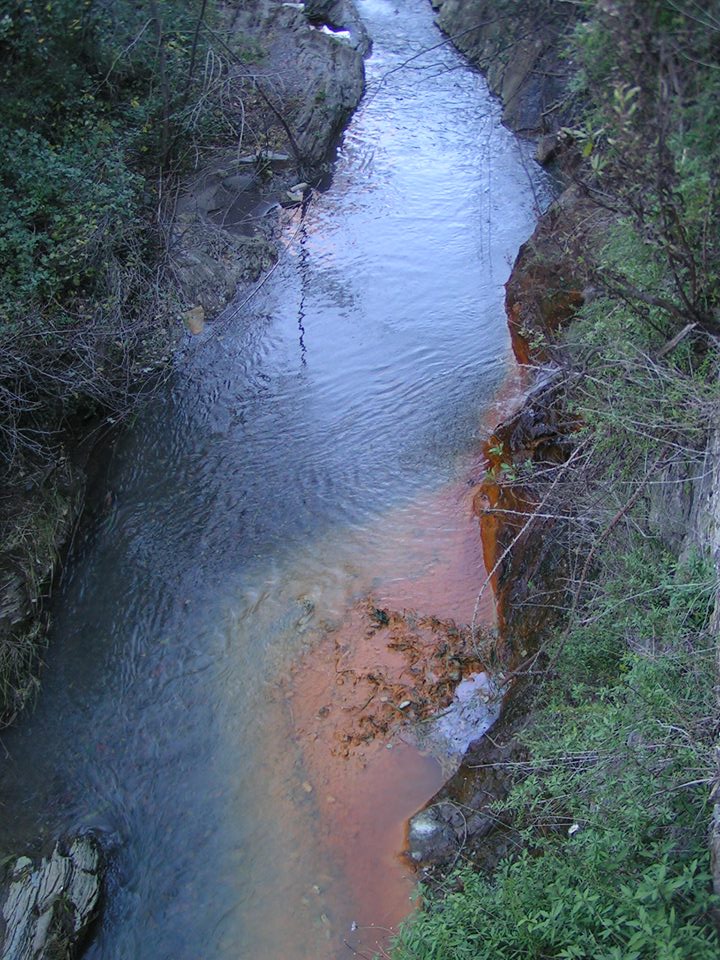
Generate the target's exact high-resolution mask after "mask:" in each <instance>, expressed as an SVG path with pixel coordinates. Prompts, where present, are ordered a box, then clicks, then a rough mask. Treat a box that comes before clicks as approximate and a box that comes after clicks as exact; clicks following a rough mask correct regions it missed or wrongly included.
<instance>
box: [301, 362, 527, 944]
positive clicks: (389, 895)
mask: <svg viewBox="0 0 720 960" xmlns="http://www.w3.org/2000/svg"><path fill="white" fill-rule="evenodd" d="M522 385H523V375H522V372H521V371H519V370H518V369H517V368H514V369H513V370H512V371H511V374H510V375H509V377H508V380H507V382H506V384H505V386H504V388H503V390H502V391H501V392H500V394H499V396H498V398H497V401H496V403H495V404H494V405H493V407H492V408H490V410H488V412H487V414H486V416H485V417H484V419H483V424H482V425H481V429H482V431H483V432H485V435H486V436H487V434H489V433H490V431H491V430H492V429H493V427H494V425H495V424H496V423H497V422H498V421H499V420H500V419H501V418H502V417H503V416H507V413H508V411H513V410H514V409H515V407H516V406H517V404H518V403H519V401H520V399H521V391H522ZM497 445H498V438H496V437H494V438H492V439H491V440H490V441H488V442H487V443H486V444H485V446H484V447H483V448H482V449H480V450H479V451H478V457H477V460H476V462H475V463H474V464H470V465H469V466H468V468H467V479H464V480H462V481H460V482H455V483H453V484H448V485H446V486H445V487H443V488H442V489H440V490H437V491H434V492H432V493H431V494H424V495H422V496H421V497H420V498H418V500H417V501H416V502H415V503H412V504H405V505H404V506H402V507H398V508H397V509H396V510H395V511H391V512H390V513H389V514H387V515H385V516H384V517H383V518H382V519H381V520H379V521H377V524H376V526H377V538H378V540H382V542H383V547H384V548H383V550H382V551H380V553H379V554H375V555H374V556H373V558H372V561H371V567H372V568H371V569H365V568H364V567H363V564H362V563H360V565H359V569H358V570H357V571H356V574H355V580H354V583H355V586H356V588H357V589H356V593H355V599H354V600H353V601H352V602H351V603H350V604H349V606H348V608H347V609H346V610H345V613H344V615H341V616H340V617H338V618H334V623H333V625H332V626H330V627H326V628H324V629H321V630H320V631H319V632H318V634H317V635H316V636H315V639H314V641H313V642H311V643H310V645H309V647H308V649H307V652H306V654H305V656H304V657H303V658H302V659H301V661H300V662H298V663H297V664H295V666H294V669H293V671H292V673H291V676H290V677H289V679H288V682H287V688H286V690H285V691H284V695H285V696H286V700H287V705H288V710H287V713H288V719H289V722H290V729H289V731H288V735H289V736H290V737H291V738H292V739H293V741H294V742H295V744H296V745H297V747H298V749H299V752H300V756H301V758H302V775H303V777H304V780H303V782H302V785H301V789H302V791H303V795H304V798H305V800H306V801H311V802H312V803H313V804H314V808H315V810H316V816H317V820H316V822H317V824H318V828H317V829H318V836H319V838H320V840H321V843H322V845H323V847H324V849H325V850H326V853H327V856H328V857H329V859H330V860H331V861H332V863H333V864H334V866H335V877H336V878H338V877H339V878H341V879H340V880H339V881H336V882H335V883H334V884H333V886H332V889H329V890H327V891H324V896H325V897H326V902H327V904H328V911H329V912H328V920H329V926H328V953H327V957H328V958H330V957H332V958H338V957H345V956H349V955H350V951H349V950H348V947H350V948H351V949H352V950H353V951H358V952H359V953H360V955H365V956H372V955H374V954H375V953H376V952H377V951H378V950H383V949H385V947H386V946H387V943H388V939H389V937H390V936H391V934H392V933H393V932H394V931H395V930H396V929H397V925H398V923H399V922H400V921H401V920H402V919H404V918H405V917H406V916H407V915H408V913H409V912H410V910H411V908H412V902H411V900H410V897H411V895H412V893H413V889H414V881H415V877H414V873H413V868H412V865H411V864H410V863H409V861H408V860H406V859H405V857H404V855H403V851H404V849H405V847H406V843H407V836H406V829H407V821H408V819H409V817H411V816H412V815H413V814H414V813H415V812H416V811H417V810H418V809H421V808H422V806H423V805H424V804H425V803H426V802H427V801H428V800H429V799H430V798H431V797H432V796H433V795H434V794H435V793H436V792H437V790H438V789H439V787H440V786H441V785H442V783H443V782H444V780H445V776H444V775H443V772H442V771H441V768H440V765H439V763H437V761H435V760H434V759H432V758H430V757H427V756H424V755H423V754H421V753H420V752H419V750H418V749H417V748H416V747H415V746H414V745H413V744H412V743H410V742H406V741H404V740H403V728H404V727H405V726H406V725H408V724H409V723H411V722H416V723H417V722H422V721H423V720H425V719H426V718H427V717H429V716H430V715H431V714H432V713H434V712H437V711H439V710H441V709H442V708H443V707H444V706H446V705H447V704H448V703H449V702H450V700H451V699H452V696H453V692H454V689H455V687H456V686H457V683H458V682H459V681H460V679H462V678H463V677H464V676H467V675H468V674H470V673H474V672H476V671H479V670H482V669H483V664H482V655H483V654H484V653H485V652H486V651H487V650H488V649H489V648H490V647H491V646H492V642H493V641H492V639H491V634H490V631H491V629H492V628H494V627H495V624H496V609H495V607H496V601H495V597H494V591H493V589H487V590H485V591H484V593H483V596H482V600H481V603H480V604H479V605H477V597H478V591H479V590H480V587H481V586H482V584H483V582H484V580H485V578H486V576H487V573H486V571H487V570H489V569H492V567H493V565H494V564H495V563H496V562H497V559H498V557H499V556H500V553H501V552H502V550H503V549H504V544H506V543H507V537H508V535H509V532H511V531H512V529H514V523H513V519H512V518H510V519H508V517H509V516H510V515H507V514H501V515H499V514H496V513H494V512H493V510H492V508H493V507H497V506H501V507H502V508H504V509H506V508H507V509H510V508H512V509H521V510H522V511H523V512H524V511H526V510H527V509H529V504H528V501H527V500H526V499H525V498H524V494H523V493H522V491H515V490H514V489H513V486H512V485H510V484H506V483H504V482H503V476H502V463H501V460H500V459H498V457H497V456H496V455H494V454H493V453H492V452H491V448H493V447H494V446H497ZM517 497H523V499H522V502H521V501H519V500H517ZM478 521H479V522H478ZM368 566H370V564H368ZM493 585H494V586H497V578H494V583H493ZM476 606H477V609H476ZM501 615H502V610H501ZM473 617H474V618H475V623H476V634H475V636H474V638H473V637H471V632H470V628H469V624H470V623H471V621H472V620H473ZM500 626H502V616H501V621H500ZM318 960H319V958H318Z"/></svg>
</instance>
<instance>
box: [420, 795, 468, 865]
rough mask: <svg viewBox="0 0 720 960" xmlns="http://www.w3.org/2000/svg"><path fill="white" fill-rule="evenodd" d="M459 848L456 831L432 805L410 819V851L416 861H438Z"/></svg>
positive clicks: (446, 857)
mask: <svg viewBox="0 0 720 960" xmlns="http://www.w3.org/2000/svg"><path fill="white" fill-rule="evenodd" d="M456 849H457V845H456V839H455V832H454V830H453V829H452V828H451V826H450V825H449V824H448V823H446V822H444V821H443V820H442V819H440V818H439V817H438V816H437V811H436V809H435V808H433V807H431V808H429V809H427V810H423V811H422V812H421V813H418V814H416V815H415V816H414V817H413V818H412V820H411V821H410V830H409V832H408V852H409V854H410V858H411V859H412V860H414V861H415V863H425V864H427V863H437V862H439V861H442V860H446V859H448V858H449V857H450V856H451V855H452V854H453V853H454V852H455V851H456Z"/></svg>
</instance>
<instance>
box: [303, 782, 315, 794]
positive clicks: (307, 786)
mask: <svg viewBox="0 0 720 960" xmlns="http://www.w3.org/2000/svg"><path fill="white" fill-rule="evenodd" d="M302 788H303V790H304V791H305V793H312V792H313V788H312V784H311V783H308V781H307V780H305V781H304V782H303V785H302Z"/></svg>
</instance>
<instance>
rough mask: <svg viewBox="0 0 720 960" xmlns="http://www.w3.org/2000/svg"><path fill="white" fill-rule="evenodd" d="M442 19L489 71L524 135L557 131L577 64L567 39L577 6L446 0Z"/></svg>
mask: <svg viewBox="0 0 720 960" xmlns="http://www.w3.org/2000/svg"><path fill="white" fill-rule="evenodd" d="M435 6H436V7H437V9H438V11H439V12H438V25H439V26H440V28H441V29H442V30H444V31H445V33H447V34H448V35H449V36H450V37H451V38H452V40H453V43H455V45H456V46H457V47H458V49H459V50H461V51H462V52H463V53H464V54H465V55H466V56H467V57H468V59H469V60H470V61H471V62H472V63H474V64H475V65H477V66H478V67H479V68H480V69H481V70H482V71H483V73H485V74H486V76H487V79H488V83H489V85H490V89H491V90H492V91H493V92H494V93H496V94H497V95H498V96H499V97H500V99H501V100H502V103H503V119H504V120H505V123H507V124H508V126H510V127H512V128H513V129H514V130H516V131H518V132H519V133H522V134H525V135H533V134H541V133H547V132H554V131H555V130H557V129H558V127H559V126H560V125H561V123H562V122H564V117H565V116H566V115H567V109H566V107H565V106H564V100H565V97H564V93H565V91H566V89H567V82H568V78H569V76H570V75H571V74H572V69H573V68H572V64H571V63H569V62H568V61H567V60H566V59H565V58H564V57H563V40H564V37H565V36H566V34H567V32H568V31H569V30H571V29H572V27H573V25H574V23H575V21H576V17H577V6H576V4H574V3H571V2H565V0H559V2H557V0H556V2H552V0H528V2H525V3H517V2H515V0H443V2H440V3H439V4H435Z"/></svg>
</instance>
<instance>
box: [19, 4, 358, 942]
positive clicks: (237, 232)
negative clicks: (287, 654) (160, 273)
mask: <svg viewBox="0 0 720 960" xmlns="http://www.w3.org/2000/svg"><path fill="white" fill-rule="evenodd" d="M238 37H241V38H242V43H243V45H244V47H242V48H239V46H238V42H237V38H238ZM214 43H215V47H216V49H217V52H218V56H223V57H224V58H225V60H226V64H227V66H226V69H227V97H226V111H227V116H226V121H227V123H228V124H229V125H230V126H231V127H233V128H234V129H235V130H236V131H237V137H236V139H235V142H234V143H233V144H232V145H231V146H227V145H225V146H223V145H222V144H221V145H219V146H217V147H216V148H215V149H213V150H210V151H209V152H208V156H204V157H202V158H200V160H199V162H198V164H197V167H196V169H195V170H194V171H192V172H190V173H189V174H187V175H186V176H185V177H184V179H183V180H182V182H181V183H180V185H179V189H178V194H177V199H176V202H175V204H174V212H173V214H172V217H171V227H170V236H169V240H168V250H167V255H168V257H169V260H170V271H169V276H170V277H171V282H172V286H173V289H172V299H173V302H174V303H175V304H176V305H177V310H176V314H175V322H174V323H172V324H171V325H170V326H166V325H165V324H164V323H159V324H158V327H157V329H155V330H152V331H151V333H150V334H149V336H148V338H147V341H146V342H145V344H144V346H143V356H142V357H139V358H135V360H134V363H133V369H134V370H135V376H136V379H137V385H138V386H140V385H141V384H142V383H143V381H144V380H147V377H148V375H150V376H154V377H160V379H162V370H163V369H164V367H165V366H166V365H167V363H168V362H169V360H170V357H171V356H172V354H173V352H174V350H175V348H176V346H177V344H178V343H179V342H180V341H181V340H182V337H183V336H188V335H194V334H198V333H200V332H202V331H203V329H204V328H205V324H206V323H208V322H210V323H211V322H212V319H213V318H214V317H215V316H217V315H218V314H219V312H220V311H221V310H222V309H223V307H224V306H225V305H226V304H227V303H228V302H229V301H230V300H231V299H232V298H233V297H235V296H236V295H238V294H239V291H240V290H242V289H244V290H245V291H246V293H245V295H246V296H247V295H250V294H251V292H252V289H253V286H252V284H253V283H254V282H255V281H257V280H258V278H259V277H260V276H261V274H262V273H263V272H264V271H266V270H268V269H269V268H271V266H272V265H273V264H274V263H275V261H276V260H277V258H278V255H279V247H278V239H279V236H280V231H281V226H282V223H283V218H284V217H285V216H286V213H285V211H287V210H292V209H293V208H298V207H300V206H301V205H302V204H303V203H304V202H305V201H306V200H307V198H308V196H309V194H310V193H311V192H312V190H314V189H317V188H318V187H319V186H320V185H321V184H322V183H323V181H324V180H325V179H326V178H327V176H328V172H329V170H330V166H331V164H332V160H333V152H334V149H335V146H336V144H337V140H338V137H339V135H340V134H341V132H342V130H343V127H344V125H345V124H346V122H347V120H348V119H349V117H350V116H351V114H352V112H353V110H354V109H355V107H356V106H357V103H358V102H359V100H360V97H361V96H362V93H363V89H364V56H365V55H366V54H367V52H368V50H369V41H368V37H367V34H366V32H365V29H364V27H363V25H362V23H361V21H360V19H359V17H358V15H357V12H356V10H355V8H354V6H353V5H352V2H351V0H336V2H333V3H325V4H323V3H312V4H308V5H307V7H305V8H303V6H302V5H300V4H286V3H281V2H270V3H265V4H262V5H261V6H259V7H258V6H253V7H252V9H246V8H244V7H242V6H239V7H233V8H232V9H231V11H230V12H228V14H227V16H226V18H225V29H224V31H223V33H222V34H220V33H217V34H216V35H214ZM248 44H250V45H251V47H252V51H251V52H252V56H251V57H249V56H245V55H241V54H239V53H238V52H237V51H238V49H241V50H245V48H247V47H248ZM183 329H185V332H183ZM113 419H114V418H113ZM117 429H120V426H119V425H114V424H113V422H112V419H111V420H110V421H109V422H104V421H102V422H98V420H97V418H96V416H95V415H94V414H92V416H91V413H90V412H88V419H87V420H86V421H84V422H77V423H76V428H75V430H74V431H73V434H72V435H69V434H68V436H67V437H66V439H65V442H64V443H63V448H62V451H61V452H60V453H59V454H58V456H57V458H56V462H55V464H54V466H53V467H51V468H50V469H47V470H46V471H44V473H43V474H42V475H41V476H38V475H36V474H35V473H31V472H30V471H28V474H27V476H26V477H23V476H22V475H21V476H20V478H19V480H18V482H16V483H15V484H14V486H13V487H12V488H6V490H5V494H4V503H3V512H2V518H1V522H2V534H3V537H2V548H1V549H0V674H1V675H2V677H3V687H4V688H3V689H2V690H0V697H1V700H0V720H2V722H3V723H5V724H7V723H9V722H11V721H13V720H14V719H15V718H16V716H17V714H18V713H19V712H20V711H21V710H22V708H23V706H24V705H25V704H26V703H27V701H28V700H29V699H31V697H32V695H33V693H34V692H35V691H36V689H37V687H38V685H39V682H40V681H39V680H38V666H39V663H38V660H39V654H40V651H41V650H42V646H43V643H44V637H45V633H46V630H47V626H48V623H47V616H46V615H45V613H44V609H45V601H46V600H47V598H48V595H49V592H50V590H51V587H52V582H53V579H54V578H55V577H56V576H57V575H58V573H59V569H60V562H61V559H62V557H63V556H64V554H65V553H66V551H67V550H68V549H69V548H70V545H71V542H72V538H73V532H74V530H75V529H76V525H77V523H78V520H79V517H80V516H81V514H82V511H83V508H84V491H85V486H86V482H87V477H88V474H89V473H90V474H92V472H93V470H94V469H95V464H94V455H93V438H95V437H97V436H99V435H103V436H107V433H108V431H112V430H117ZM88 434H90V435H91V436H90V439H88ZM40 680H41V677H40ZM5 853H6V854H7V853H9V851H5ZM81 861H82V862H81ZM90 861H92V862H90ZM101 864H102V855H101V852H100V850H99V847H98V845H97V844H96V843H95V841H94V840H92V839H88V838H87V837H78V838H73V837H66V838H63V839H62V841H60V842H59V843H58V845H57V847H56V848H55V850H54V851H53V852H50V851H48V857H47V858H45V859H42V860H38V861H37V862H33V861H31V860H29V859H28V858H27V857H20V858H19V859H17V858H15V859H11V860H8V861H7V862H6V865H5V868H4V875H5V882H4V885H3V887H2V889H1V890H0V904H1V905H2V906H1V909H2V920H1V921H0V938H1V941H2V950H1V951H0V953H2V956H3V957H7V958H12V960H21V958H22V960H25V958H28V960H29V958H31V957H32V958H33V960H36V958H41V957H51V956H52V957H53V958H57V957H60V956H70V955H74V953H75V952H76V950H77V948H78V947H79V946H80V944H81V941H82V940H83V938H84V935H85V933H86V931H87V928H88V927H89V925H90V924H91V923H92V921H93V919H94V917H95V916H96V914H97V910H98V908H99V902H100V898H101V890H102V866H101ZM91 880H92V882H90V881H91ZM76 894H77V896H76Z"/></svg>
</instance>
